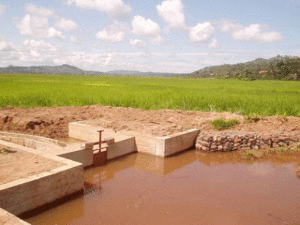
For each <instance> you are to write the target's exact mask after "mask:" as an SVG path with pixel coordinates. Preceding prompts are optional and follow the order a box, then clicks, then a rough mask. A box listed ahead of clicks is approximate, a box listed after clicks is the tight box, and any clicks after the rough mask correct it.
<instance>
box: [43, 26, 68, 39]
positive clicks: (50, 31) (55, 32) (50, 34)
mask: <svg viewBox="0 0 300 225" xmlns="http://www.w3.org/2000/svg"><path fill="white" fill-rule="evenodd" d="M47 38H58V39H65V36H64V35H63V34H62V33H61V32H60V31H58V30H56V29H55V28H54V27H50V28H49V29H48V36H47Z"/></svg>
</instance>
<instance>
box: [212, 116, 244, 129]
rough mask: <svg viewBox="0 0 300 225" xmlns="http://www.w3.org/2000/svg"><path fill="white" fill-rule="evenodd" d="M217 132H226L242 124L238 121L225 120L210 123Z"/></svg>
mask: <svg viewBox="0 0 300 225" xmlns="http://www.w3.org/2000/svg"><path fill="white" fill-rule="evenodd" d="M210 123H211V124H212V125H213V127H214V128H215V129H216V130H226V129H228V128H231V127H234V126H236V125H238V124H239V123H240V122H239V121H238V120H236V119H233V120H224V119H221V118H220V119H215V120H213V121H211V122H210Z"/></svg>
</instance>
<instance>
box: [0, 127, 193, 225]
mask: <svg viewBox="0 0 300 225" xmlns="http://www.w3.org/2000/svg"><path fill="white" fill-rule="evenodd" d="M99 131H100V132H99ZM198 134H199V130H197V129H191V130H188V131H186V132H182V133H178V134H176V135H170V136H165V137H158V136H152V135H147V134H141V133H138V132H117V133H116V132H114V131H113V130H112V129H103V128H102V127H99V126H92V125H89V124H87V123H85V122H84V121H80V122H73V123H70V124H69V137H70V138H72V139H74V140H76V141H74V142H73V143H68V142H64V141H58V140H53V139H49V138H45V137H40V136H35V135H27V134H17V133H8V132H0V145H2V146H5V148H7V149H10V150H18V151H25V152H28V153H31V154H35V155H38V156H40V157H43V158H46V159H49V160H53V161H56V162H61V163H62V164H63V165H62V166H60V167H58V168H55V169H52V170H51V171H46V172H43V173H40V174H36V175H31V176H30V175H29V176H28V177H26V178H22V179H19V180H15V181H12V182H9V183H5V184H0V222H1V221H2V220H4V221H6V222H7V221H8V222H9V221H10V222H11V223H13V224H18V223H19V224H26V223H25V222H24V223H23V221H21V220H18V218H14V215H17V216H19V215H26V214H28V213H29V214H30V213H33V212H35V211H39V210H42V209H43V208H45V207H47V206H48V207H49V206H50V205H52V203H53V204H55V202H58V201H59V200H60V199H63V198H65V197H66V198H67V197H68V196H73V195H76V194H80V193H82V192H83V189H84V176H83V174H84V173H83V170H84V168H86V167H90V166H99V165H102V164H104V163H106V162H107V161H109V160H112V159H116V158H119V157H121V156H124V155H128V154H131V153H136V152H143V153H147V154H150V155H155V156H159V157H167V156H171V155H174V154H176V153H178V152H180V151H183V150H187V149H190V148H193V147H194V146H195V141H196V138H197V135H198ZM3 218H4V219H3ZM1 219H2V220H1ZM12 221H14V222H12ZM18 221H19V222H18Z"/></svg>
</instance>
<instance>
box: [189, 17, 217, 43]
mask: <svg viewBox="0 0 300 225" xmlns="http://www.w3.org/2000/svg"><path fill="white" fill-rule="evenodd" d="M214 32H215V28H214V27H213V26H212V25H211V23H210V22H205V23H198V24H197V25H196V26H195V27H192V28H191V29H190V39H191V41H192V42H205V41H208V40H209V39H210V37H211V36H212V35H213V34H214Z"/></svg>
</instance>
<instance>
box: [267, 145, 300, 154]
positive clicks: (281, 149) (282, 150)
mask: <svg viewBox="0 0 300 225" xmlns="http://www.w3.org/2000/svg"><path fill="white" fill-rule="evenodd" d="M265 152H266V154H268V155H271V154H273V155H274V154H276V155H299V154H300V150H299V148H297V147H291V146H289V147H279V148H269V149H267V150H266V151H265Z"/></svg>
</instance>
